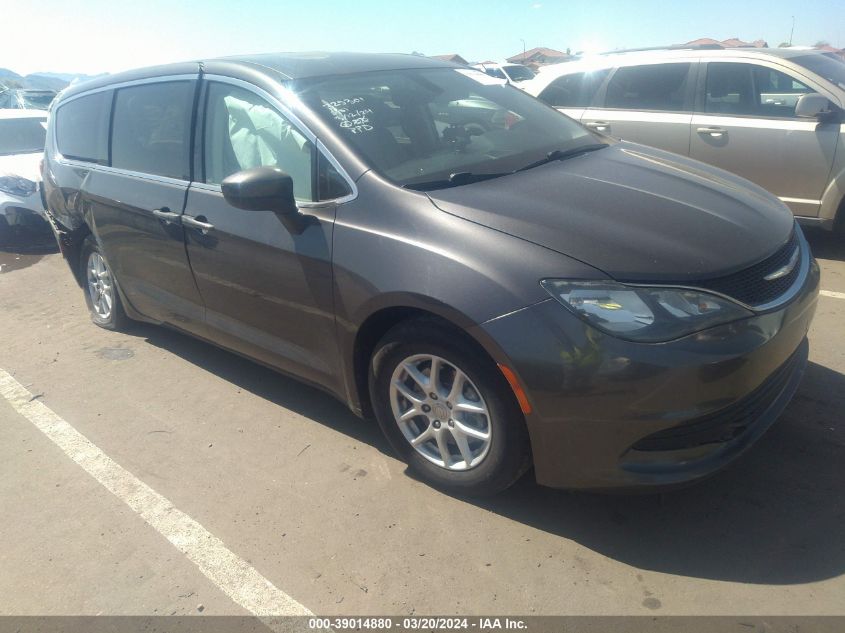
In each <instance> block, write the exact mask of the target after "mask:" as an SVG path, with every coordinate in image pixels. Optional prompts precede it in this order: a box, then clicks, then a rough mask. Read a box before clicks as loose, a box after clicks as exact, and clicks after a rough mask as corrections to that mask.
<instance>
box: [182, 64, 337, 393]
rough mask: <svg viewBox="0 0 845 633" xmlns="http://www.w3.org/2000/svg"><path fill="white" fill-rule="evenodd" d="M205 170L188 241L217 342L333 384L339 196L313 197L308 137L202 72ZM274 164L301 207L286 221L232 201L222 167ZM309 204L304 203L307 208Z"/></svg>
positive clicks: (268, 107) (195, 188)
mask: <svg viewBox="0 0 845 633" xmlns="http://www.w3.org/2000/svg"><path fill="white" fill-rule="evenodd" d="M206 86H207V88H206V90H205V96H204V99H203V101H204V116H203V120H204V122H203V129H202V130H201V132H200V133H201V135H202V138H203V147H204V153H203V164H204V169H203V171H204V173H203V174H200V175H199V177H198V178H197V181H198V182H196V183H195V184H192V186H191V188H190V190H189V191H188V200H187V205H186V209H185V216H186V218H192V219H195V220H196V221H199V222H202V223H203V225H205V227H203V226H202V225H195V226H194V227H193V228H192V227H191V226H187V227H186V230H187V249H188V256H189V259H190V262H191V267H192V269H193V271H194V276H195V278H196V282H197V286H198V287H199V290H200V293H201V295H202V298H203V302H204V304H205V308H206V322H207V325H208V327H209V330H210V337H211V338H212V339H214V340H215V341H217V342H219V343H220V344H222V345H224V346H226V347H229V348H230V349H234V350H236V351H239V352H241V353H243V354H246V355H248V356H250V357H252V358H256V359H258V360H260V361H263V362H265V363H266V364H269V365H272V366H274V367H277V368H279V369H282V370H285V371H289V372H291V373H294V374H296V375H298V376H301V377H303V378H306V379H308V380H311V381H312V382H316V383H319V384H322V385H326V386H331V387H336V386H337V385H338V383H337V382H336V381H337V374H338V363H337V344H336V336H335V327H334V304H333V292H332V264H331V245H332V232H333V229H334V216H335V208H336V205H335V204H333V203H331V202H327V203H325V204H320V203H316V202H315V200H316V199H317V187H316V183H315V182H314V180H315V179H314V175H315V174H316V172H317V165H316V162H315V161H316V157H317V150H316V148H315V146H314V142H313V141H312V139H309V138H306V136H305V134H306V133H305V132H303V131H301V130H300V129H299V128H297V127H296V126H295V125H293V124H292V123H291V121H290V119H288V118H287V117H285V116H284V115H283V114H282V113H281V112H280V110H279V109H278V108H277V107H276V106H274V105H272V104H271V103H270V102H269V101H268V100H267V99H265V98H263V97H262V96H259V95H258V94H257V93H256V92H253V91H252V90H250V89H246V88H245V87H242V86H238V85H234V84H231V83H227V82H225V81H222V80H220V81H217V80H209V81H207V82H206ZM258 166H277V167H279V168H281V169H282V170H284V171H285V172H286V173H287V174H289V175H290V176H291V177H292V178H293V183H294V195H295V197H296V198H297V201H298V202H300V203H301V204H300V210H301V214H302V218H301V222H300V223H299V224H298V225H292V224H290V223H288V224H285V223H284V222H283V221H282V218H280V217H279V216H277V215H276V214H275V213H274V212H272V211H245V210H242V209H237V208H235V207H233V206H231V205H230V204H229V203H228V202H227V201H226V200H225V199H224V198H223V195H222V193H221V191H220V183H221V182H222V181H223V179H224V178H226V177H227V176H229V175H231V174H233V173H235V172H238V171H241V170H244V169H249V168H251V167H258ZM305 207H308V208H305Z"/></svg>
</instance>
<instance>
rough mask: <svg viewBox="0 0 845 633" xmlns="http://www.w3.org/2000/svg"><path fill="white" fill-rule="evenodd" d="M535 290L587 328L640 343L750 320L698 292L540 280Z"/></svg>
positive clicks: (725, 303) (727, 304)
mask: <svg viewBox="0 0 845 633" xmlns="http://www.w3.org/2000/svg"><path fill="white" fill-rule="evenodd" d="M540 284H541V285H542V286H543V288H545V289H546V291H547V292H548V293H549V294H550V295H552V297H554V298H555V299H557V300H558V301H560V303H562V304H563V305H564V306H565V307H567V308H568V309H569V310H571V311H572V312H574V313H575V314H576V315H577V316H578V317H580V318H582V319H583V320H585V321H586V322H587V323H589V324H590V325H592V326H594V327H596V328H597V329H599V330H601V331H603V332H606V333H607V334H612V335H613V336H616V337H618V338H622V339H627V340H631V341H636V342H640V343H659V342H663V341H670V340H672V339H676V338H680V337H682V336H686V335H687V334H692V333H693V332H698V331H699V330H704V329H706V328H709V327H713V326H715V325H720V324H723V323H729V322H731V321H736V320H738V319H743V318H747V317H750V316H754V313H753V312H751V311H750V310H746V309H745V308H743V307H742V306H740V305H739V304H737V303H734V302H733V301H730V300H728V299H723V298H722V297H718V296H716V295H713V294H710V293H707V292H702V291H700V290H686V289H683V288H661V287H641V286H628V285H625V284H620V283H617V282H614V281H566V280H563V279H544V280H543V281H541V282H540Z"/></svg>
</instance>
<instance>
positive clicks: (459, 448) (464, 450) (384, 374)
mask: <svg viewBox="0 0 845 633" xmlns="http://www.w3.org/2000/svg"><path fill="white" fill-rule="evenodd" d="M435 359H436V362H437V364H438V366H439V370H438V371H437V375H438V380H437V383H438V384H437V389H434V390H431V391H429V392H428V393H429V394H432V393H433V394H434V395H435V396H437V398H432V397H431V396H430V395H428V396H426V395H425V394H424V391H423V389H422V387H423V383H424V382H425V381H426V380H429V381H430V374H431V367H432V364H433V363H434V362H435ZM409 366H411V367H414V368H416V370H417V378H414V373H412V372H410V371H409V370H408V369H407V368H408V367H409ZM426 372H427V374H426ZM457 372H460V373H461V374H462V375H463V376H464V377H465V378H466V380H465V381H464V382H463V383H462V384H463V385H464V387H463V390H461V393H460V394H458V392H457V391H456V390H454V389H453V387H454V380H455V377H456V376H457ZM421 381H422V382H421ZM397 382H398V383H401V384H402V385H404V388H403V389H401V390H400V389H399V388H398V387H395V386H394V385H396V383H397ZM426 385H427V387H426V390H428V389H430V388H431V383H430V382H428V383H426ZM450 391H452V393H449V392H450ZM408 393H411V395H412V396H414V398H416V399H417V400H418V402H416V403H415V402H413V401H412V399H410V398H409V397H408V396H407V395H406V394H408ZM370 398H371V400H372V403H373V409H374V411H375V413H376V418H377V420H378V423H379V426H380V427H381V429H382V431H383V432H384V434H385V436H386V437H387V439H388V441H389V442H390V444H391V446H392V447H393V448H394V450H395V451H396V452H397V453H398V455H399V456H400V457H401V458H402V459H403V460H404V461H405V462H406V463H407V464H408V467H409V468H410V470H411V471H412V472H413V473H414V474H415V475H416V476H417V477H419V478H420V479H421V480H423V481H425V482H426V483H428V484H430V485H432V486H434V487H436V488H440V489H442V490H444V491H446V492H450V493H456V494H461V495H469V496H486V495H492V494H495V493H497V492H500V491H502V490H504V489H505V488H507V487H508V486H510V485H511V484H513V483H514V482H516V481H517V480H518V479H519V478H520V477H521V476H522V474H523V473H525V471H526V470H528V468H529V467H530V465H531V458H530V448H529V441H528V433H527V430H526V427H525V419H524V417H523V415H522V412H521V411H520V409H519V406H518V405H517V403H516V399H515V398H514V396H513V393H512V391H511V389H510V386H509V385H508V383H507V381H506V380H505V379H504V376H502V374H501V373H500V371H499V370H498V368H497V367H496V365H495V364H494V363H493V362H492V360H490V358H489V357H487V355H486V354H484V353H483V351H481V350H479V349H478V348H477V346H476V345H475V344H474V343H473V342H471V341H469V340H467V337H466V335H465V334H464V333H463V332H462V331H461V330H458V329H457V328H453V327H450V326H446V325H444V324H441V323H440V322H438V321H436V320H434V319H416V320H413V321H407V322H405V323H402V324H399V325H398V326H396V327H394V328H393V329H392V330H390V331H389V332H388V333H387V334H386V335H385V336H384V337H383V338H382V339H381V341H379V343H378V344H377V345H376V351H375V352H374V354H373V357H372V359H371V362H370ZM426 407H427V408H428V412H424V411H425V408H426ZM470 409H475V410H479V409H483V410H484V411H486V413H480V412H477V411H470ZM406 412H408V416H409V417H407V418H406V419H405V421H404V422H400V421H399V418H400V417H401V416H402V414H403V413H406ZM441 417H443V418H445V419H443V420H441V419H440V418H441ZM438 424H439V426H438ZM485 435H486V439H485V438H484V436H485ZM461 436H463V438H464V439H463V440H460V437H461ZM412 439H417V442H418V445H417V447H415V446H413V445H412V444H411V440H412ZM459 440H460V441H459ZM444 446H445V451H444ZM446 464H448V466H446Z"/></svg>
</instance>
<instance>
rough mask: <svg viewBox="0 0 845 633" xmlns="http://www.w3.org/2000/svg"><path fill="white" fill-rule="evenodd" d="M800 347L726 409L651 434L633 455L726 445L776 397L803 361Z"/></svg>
mask: <svg viewBox="0 0 845 633" xmlns="http://www.w3.org/2000/svg"><path fill="white" fill-rule="evenodd" d="M804 347H805V344H802V346H801V347H799V349H798V350H797V351H796V352H795V353H794V354H793V355H792V356H791V357H790V358H789V360H787V361H786V362H785V363H784V364H783V365H781V366H780V367H779V368H778V369H777V370H776V371H775V372H774V373H773V374H772V375H771V376H769V377H768V378H767V379H766V382H764V383H763V384H762V385H761V386H759V387H758V388H757V389H756V390H754V391H753V392H751V393H750V394H748V395H747V396H745V397H744V398H741V399H740V400H737V401H736V402H735V403H733V404H732V405H730V406H729V407H727V408H726V409H722V410H721V411H718V412H716V413H712V414H710V415H707V416H704V417H701V418H696V419H695V420H691V421H690V422H687V423H685V424H682V425H680V426H673V427H672V428H669V429H664V430H662V431H658V432H657V433H652V434H651V435H649V436H647V437H644V438H643V439H641V440H640V441H638V442H637V443H636V444H634V445H633V446H632V447H631V448H632V449H634V450H637V451H677V450H683V449H688V448H695V447H697V446H703V445H705V444H719V443H723V442H729V441H730V440H732V439H734V438H736V437H739V436H740V435H742V433H743V432H744V431H745V429H746V428H748V426H749V425H750V424H752V423H753V422H754V421H755V420H757V418H759V416H760V415H762V413H763V412H764V411H765V410H766V409H767V408H768V407H769V405H770V404H771V403H772V401H774V400H775V399H776V398H777V397H778V396H779V395H780V393H781V392H782V391H783V389H784V387H785V386H786V384H787V383H788V382H789V379H790V377H791V376H792V374H793V372H794V371H796V370H798V369H800V365H801V364H802V363H803V360H804Z"/></svg>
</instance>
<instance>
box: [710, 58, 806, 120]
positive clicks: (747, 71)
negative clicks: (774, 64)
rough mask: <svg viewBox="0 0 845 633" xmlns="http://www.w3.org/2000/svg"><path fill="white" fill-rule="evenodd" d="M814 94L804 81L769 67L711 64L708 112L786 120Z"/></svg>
mask: <svg viewBox="0 0 845 633" xmlns="http://www.w3.org/2000/svg"><path fill="white" fill-rule="evenodd" d="M811 92H813V90H812V88H809V87H808V86H806V85H805V84H803V83H802V82H800V81H798V80H797V79H794V78H793V77H790V76H789V75H787V74H785V73H782V72H780V71H777V70H773V69H771V68H766V67H765V66H757V65H754V64H733V63H710V64H708V65H707V88H706V95H705V103H704V110H705V112H713V113H719V114H733V115H744V116H756V117H773V118H785V117H792V116H794V115H795V106H796V104H797V103H798V99H800V98H801V96H802V95H805V94H808V93H811Z"/></svg>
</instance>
